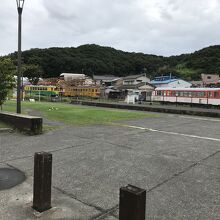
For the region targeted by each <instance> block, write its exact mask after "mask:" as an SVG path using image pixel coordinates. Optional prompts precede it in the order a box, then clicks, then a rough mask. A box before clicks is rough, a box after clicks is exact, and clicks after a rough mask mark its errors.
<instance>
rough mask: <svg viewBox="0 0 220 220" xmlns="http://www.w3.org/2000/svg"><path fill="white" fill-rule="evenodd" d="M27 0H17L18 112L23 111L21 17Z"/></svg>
mask: <svg viewBox="0 0 220 220" xmlns="http://www.w3.org/2000/svg"><path fill="white" fill-rule="evenodd" d="M24 1H25V0H16V2H17V9H18V74H17V113H21V18H22V11H23V7H24Z"/></svg>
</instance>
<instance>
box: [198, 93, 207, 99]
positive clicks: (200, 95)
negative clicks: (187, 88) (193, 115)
mask: <svg viewBox="0 0 220 220" xmlns="http://www.w3.org/2000/svg"><path fill="white" fill-rule="evenodd" d="M197 96H198V97H200V98H201V97H205V92H197Z"/></svg>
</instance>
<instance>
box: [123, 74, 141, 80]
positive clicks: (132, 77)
mask: <svg viewBox="0 0 220 220" xmlns="http://www.w3.org/2000/svg"><path fill="white" fill-rule="evenodd" d="M142 76H145V74H139V75H130V76H126V77H124V78H123V80H128V79H137V78H139V77H142Z"/></svg>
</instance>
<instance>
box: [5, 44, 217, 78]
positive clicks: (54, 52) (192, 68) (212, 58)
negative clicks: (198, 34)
mask: <svg viewBox="0 0 220 220" xmlns="http://www.w3.org/2000/svg"><path fill="white" fill-rule="evenodd" d="M9 56H10V57H12V59H13V60H14V62H15V63H16V59H17V55H16V53H13V54H10V55H9ZM22 57H23V63H24V64H34V65H39V66H40V67H41V68H42V70H43V77H56V76H59V74H60V73H62V72H77V73H85V74H87V75H90V76H92V75H93V74H96V75H104V74H114V75H116V76H127V75H131V74H140V73H142V72H146V74H147V75H148V76H149V77H151V78H152V77H154V76H155V75H160V74H165V73H170V72H171V73H173V74H175V75H177V76H180V77H182V78H184V79H186V80H196V79H199V78H200V74H201V73H213V74H214V73H215V74H219V73H220V46H210V47H207V48H204V49H202V50H200V51H196V52H195V53H192V54H183V55H180V56H171V57H163V56H155V55H147V54H143V53H128V52H123V51H120V50H116V49H114V48H111V47H101V46H98V45H94V44H92V45H83V46H79V47H77V48H74V47H70V48H49V49H31V50H27V51H24V52H23V54H22Z"/></svg>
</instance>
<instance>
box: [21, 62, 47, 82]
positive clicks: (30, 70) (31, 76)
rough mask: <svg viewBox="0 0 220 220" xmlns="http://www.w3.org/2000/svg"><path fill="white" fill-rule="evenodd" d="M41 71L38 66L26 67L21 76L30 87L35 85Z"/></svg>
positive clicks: (41, 73)
mask: <svg viewBox="0 0 220 220" xmlns="http://www.w3.org/2000/svg"><path fill="white" fill-rule="evenodd" d="M42 75H43V71H42V69H41V67H40V66H39V65H26V66H24V69H23V76H24V77H27V78H28V80H29V82H30V83H31V84H32V85H37V83H38V82H39V79H40V77H42Z"/></svg>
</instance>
